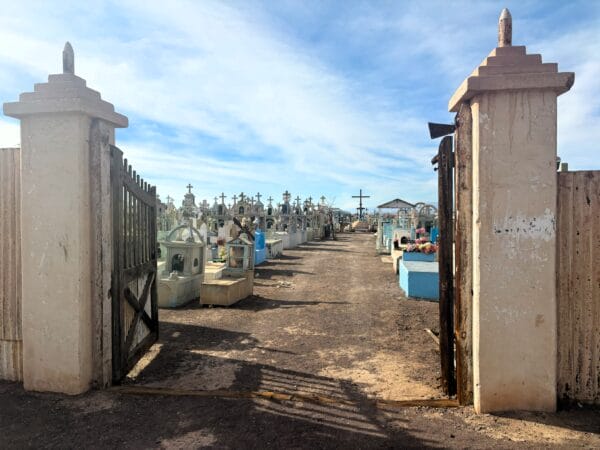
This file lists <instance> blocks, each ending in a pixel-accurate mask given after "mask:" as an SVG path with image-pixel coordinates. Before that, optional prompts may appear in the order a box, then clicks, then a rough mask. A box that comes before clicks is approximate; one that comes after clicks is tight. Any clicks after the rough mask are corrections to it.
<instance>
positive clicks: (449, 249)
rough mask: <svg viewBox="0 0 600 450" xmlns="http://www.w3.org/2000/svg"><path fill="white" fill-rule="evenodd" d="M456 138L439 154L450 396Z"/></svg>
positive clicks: (443, 345) (443, 339)
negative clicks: (453, 192) (454, 144)
mask: <svg viewBox="0 0 600 450" xmlns="http://www.w3.org/2000/svg"><path fill="white" fill-rule="evenodd" d="M453 159H454V158H453V155H452V137H450V136H446V137H444V138H443V139H442V142H441V143H440V147H439V152H438V201H439V208H438V220H439V226H440V238H439V239H440V245H439V250H438V252H439V286H440V300H439V311H440V359H441V373H442V386H443V388H444V391H445V392H446V393H447V394H448V395H454V394H455V393H456V380H455V374H454V285H453V267H454V261H453V256H454V254H453V253H454V252H453V240H454V230H453V224H452V222H453V221H452V216H453V214H452V209H453V195H452V178H453V176H452V170H453V169H452V163H453Z"/></svg>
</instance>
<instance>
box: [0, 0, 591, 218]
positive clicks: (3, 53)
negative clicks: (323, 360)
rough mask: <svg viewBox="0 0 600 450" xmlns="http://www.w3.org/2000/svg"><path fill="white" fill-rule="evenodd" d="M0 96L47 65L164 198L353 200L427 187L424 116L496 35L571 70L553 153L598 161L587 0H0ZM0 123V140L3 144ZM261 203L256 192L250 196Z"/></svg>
mask: <svg viewBox="0 0 600 450" xmlns="http://www.w3.org/2000/svg"><path fill="white" fill-rule="evenodd" d="M0 6H1V8H2V14H1V16H0V42H2V43H3V44H2V45H1V46H0V100H1V101H2V102H7V101H14V100H16V99H17V97H18V94H19V93H21V92H25V91H31V90H32V89H33V84H34V83H36V82H42V81H45V80H46V77H47V75H48V73H57V72H60V71H61V52H62V47H63V45H64V42H65V41H67V40H69V41H70V42H71V43H72V45H73V47H74V49H75V71H76V74H78V75H79V76H81V77H83V78H85V79H86V80H87V82H88V86H90V87H92V88H93V89H97V90H99V91H100V92H101V93H102V96H103V98H104V99H106V100H108V101H110V102H112V103H113V104H114V105H115V107H116V109H117V111H119V112H121V113H123V114H125V115H127V116H128V117H129V121H130V126H129V128H128V129H124V130H118V132H117V145H118V146H119V147H120V148H121V149H122V150H123V151H124V152H125V154H126V156H127V157H128V158H129V160H130V161H132V163H133V165H134V167H135V168H136V169H137V170H138V173H141V174H143V176H144V178H145V179H147V180H148V181H150V182H151V183H154V184H156V185H157V186H158V191H159V194H161V197H162V198H163V199H164V198H165V197H166V196H167V194H169V195H171V196H172V197H174V198H175V199H176V200H177V202H180V201H181V199H182V197H183V194H184V192H185V191H186V190H185V185H187V184H188V182H191V183H192V185H194V186H195V188H194V192H195V194H196V196H197V198H198V199H203V198H207V199H209V200H210V201H211V202H212V198H213V197H214V196H216V195H218V194H220V193H221V191H224V192H225V194H226V195H227V196H228V200H227V201H231V197H232V196H233V194H239V192H240V191H244V192H245V193H250V194H254V193H256V192H257V191H260V192H261V193H264V194H267V195H273V197H274V198H276V199H277V200H279V199H280V198H281V193H282V192H283V191H284V190H285V189H288V190H289V191H290V192H291V193H292V194H293V196H294V197H296V195H300V197H302V198H305V197H308V196H309V195H312V196H313V197H314V198H316V197H320V196H321V195H322V194H324V195H325V196H326V197H327V199H328V201H329V202H332V203H333V204H335V206H339V207H343V208H347V209H353V208H355V207H356V206H357V205H356V204H355V203H356V202H355V200H353V199H352V198H351V196H352V195H353V194H357V193H358V190H359V189H360V188H362V189H363V190H364V191H365V192H366V193H367V194H370V195H371V198H370V199H369V200H368V201H367V206H368V207H370V208H371V207H374V206H376V205H377V204H379V203H383V202H384V201H387V200H390V199H393V198H396V197H400V198H404V199H406V200H409V201H414V202H416V201H433V200H435V199H436V192H437V187H436V186H437V179H436V173H435V172H433V171H432V169H431V165H430V162H429V161H430V160H431V157H432V156H433V154H434V153H435V151H436V145H437V143H436V142H434V141H431V140H429V137H428V132H427V126H426V123H427V121H438V122H450V121H452V118H453V116H452V115H451V114H450V113H448V112H447V103H448V99H449V98H450V96H451V95H452V93H453V92H454V90H455V89H456V88H457V87H458V86H459V84H460V83H461V81H462V80H463V79H464V78H465V77H466V76H467V75H468V74H469V73H470V72H471V71H472V70H473V69H474V68H475V67H476V66H477V65H478V64H479V63H480V62H481V61H482V60H483V59H484V57H485V56H486V55H487V54H488V53H489V51H490V50H491V49H492V48H493V47H494V46H495V44H496V29H497V20H498V15H499V13H500V11H501V9H502V8H503V7H505V6H506V7H508V8H509V9H510V10H511V13H512V15H513V30H514V31H513V43H514V44H515V45H527V48H528V51H529V52H530V53H541V54H542V57H543V59H544V61H545V62H558V63H559V70H562V71H573V72H575V73H576V77H575V85H574V87H573V89H572V90H571V91H570V92H569V93H567V94H565V95H564V96H562V97H560V98H559V104H558V109H559V131H558V138H559V140H558V142H559V148H558V150H559V155H560V156H561V157H562V158H563V160H566V161H568V162H569V164H570V168H572V169H600V153H599V148H598V145H597V143H596V139H597V134H598V131H600V57H599V56H598V49H600V1H587V2H584V1H579V2H578V1H570V2H564V1H557V2H552V1H538V2H527V1H522V0H521V1H505V2H485V1H473V2H449V1H438V2H428V1H414V2H403V1H390V2H386V1H374V2H367V1H341V0H340V1H331V2H328V1H310V2H309V1H304V2H300V1H276V2H274V1H265V2H258V1H231V2H212V1H179V0H170V1H168V2H165V1H148V0H146V1H141V0H140V1H135V0H134V1H114V2H112V1H103V2H100V1H98V2H81V1H70V0H66V1H60V2H52V1H38V2H33V1H20V2H15V1H8V0H1V1H0ZM18 134H19V133H18V122H17V121H15V120H13V119H10V118H7V117H2V118H0V146H10V145H14V144H16V143H18V141H19V136H18ZM263 200H264V199H263Z"/></svg>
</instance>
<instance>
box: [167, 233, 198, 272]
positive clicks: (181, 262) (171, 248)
mask: <svg viewBox="0 0 600 450" xmlns="http://www.w3.org/2000/svg"><path fill="white" fill-rule="evenodd" d="M160 244H161V245H163V247H164V248H165V249H166V255H165V268H164V270H163V275H167V276H168V275H169V274H171V273H172V272H177V274H178V275H182V276H190V275H196V274H199V273H204V253H205V252H204V247H205V243H204V240H203V239H202V235H201V234H200V232H199V231H198V230H197V229H196V228H194V227H192V226H191V225H187V224H185V225H179V226H178V227H176V228H174V229H173V230H172V231H171V232H170V233H169V235H168V236H167V238H166V239H165V240H164V241H161V242H160Z"/></svg>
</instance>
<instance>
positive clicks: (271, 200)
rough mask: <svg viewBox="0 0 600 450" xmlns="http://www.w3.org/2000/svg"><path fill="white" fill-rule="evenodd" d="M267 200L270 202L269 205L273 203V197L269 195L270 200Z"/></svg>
mask: <svg viewBox="0 0 600 450" xmlns="http://www.w3.org/2000/svg"><path fill="white" fill-rule="evenodd" d="M267 200H268V201H269V205H270V204H271V203H273V197H271V196H270V195H269V198H268V199H267Z"/></svg>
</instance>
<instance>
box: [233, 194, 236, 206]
mask: <svg viewBox="0 0 600 450" xmlns="http://www.w3.org/2000/svg"><path fill="white" fill-rule="evenodd" d="M236 200H237V195H234V196H233V206H235V205H236V204H237V202H236Z"/></svg>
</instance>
